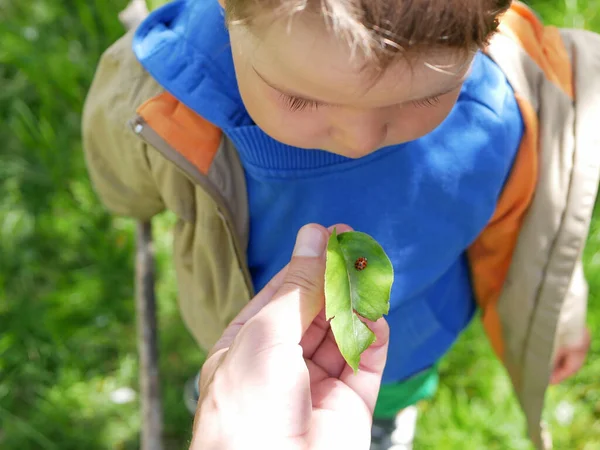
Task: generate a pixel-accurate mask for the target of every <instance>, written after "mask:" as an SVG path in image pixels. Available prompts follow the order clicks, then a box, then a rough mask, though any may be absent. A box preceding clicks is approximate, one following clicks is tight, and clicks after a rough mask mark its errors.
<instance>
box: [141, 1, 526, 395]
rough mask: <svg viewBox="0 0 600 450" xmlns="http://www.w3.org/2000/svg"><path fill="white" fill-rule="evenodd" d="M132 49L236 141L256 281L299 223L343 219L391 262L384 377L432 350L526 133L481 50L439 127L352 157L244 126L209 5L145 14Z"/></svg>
mask: <svg viewBox="0 0 600 450" xmlns="http://www.w3.org/2000/svg"><path fill="white" fill-rule="evenodd" d="M134 51H135V53H136V55H137V57H138V59H139V60H140V62H141V63H142V64H143V66H144V67H145V68H146V69H147V70H148V71H149V72H150V74H152V76H153V77H154V78H155V79H156V80H157V81H158V82H159V83H160V84H161V85H163V86H164V87H165V89H166V90H168V91H170V92H171V93H172V94H173V95H174V96H175V97H177V98H178V99H179V100H180V101H182V102H183V103H185V104H186V105H187V106H188V107H190V108H191V109H193V110H194V111H196V112H197V113H198V114H200V115H201V116H203V117H204V118H205V119H207V120H209V121H210V122H212V123H214V124H215V125H217V126H219V127H220V128H222V129H223V131H224V133H226V134H227V136H228V137H229V138H230V139H231V140H232V141H233V142H234V144H235V145H236V147H237V149H238V152H239V154H240V158H241V161H242V164H243V166H244V169H245V173H246V178H247V184H248V202H249V207H250V242H249V248H248V264H249V267H250V271H251V274H252V277H253V281H254V284H255V288H256V289H257V290H258V289H261V288H262V287H263V286H264V285H265V283H266V282H267V281H268V280H270V279H271V277H272V276H273V275H274V274H275V273H276V272H277V271H278V270H279V269H280V268H281V267H282V266H283V265H285V264H286V263H287V262H288V261H289V257H290V253H291V250H292V248H293V244H294V239H295V236H296V233H297V231H298V229H299V228H300V227H301V226H302V225H304V224H306V223H308V222H317V223H321V224H323V225H325V226H328V225H331V224H334V223H339V222H341V223H347V224H349V225H351V226H352V227H353V228H354V229H356V230H360V231H364V232H366V233H368V234H370V235H372V236H373V237H374V238H375V239H377V241H379V242H380V243H381V245H382V246H383V248H384V249H385V250H386V251H387V253H388V254H389V256H390V258H391V260H392V263H393V265H394V271H395V282H394V285H393V288H392V295H391V309H390V313H389V316H388V321H389V324H390V328H391V337H390V350H389V357H388V362H387V366H386V369H385V372H384V379H383V382H384V383H386V382H388V383H389V382H395V381H401V380H404V379H406V378H407V377H410V376H411V375H412V374H414V373H416V372H419V371H420V370H423V369H425V368H427V367H429V366H431V365H432V364H434V363H435V362H436V361H437V360H438V359H439V358H440V357H441V356H443V354H444V353H445V352H446V351H447V350H448V349H449V348H450V346H451V345H452V344H453V342H454V341H455V340H456V338H457V336H458V335H459V333H460V332H461V331H462V330H463V329H464V328H465V327H466V325H467V324H468V323H469V321H470V319H471V318H472V315H473V313H474V310H475V302H474V299H473V293H472V289H471V283H470V274H469V266H468V261H467V259H466V256H465V249H467V247H468V246H469V245H470V244H471V243H472V242H473V241H474V240H475V239H476V238H477V236H478V235H479V234H480V233H481V231H482V230H483V228H484V227H485V225H486V224H487V222H488V221H489V219H490V218H491V216H492V214H493V212H494V209H495V207H496V203H497V201H498V198H499V195H500V193H501V190H502V188H503V185H504V183H505V181H506V179H507V176H508V174H509V171H510V169H511V166H512V162H513V159H514V156H515V154H516V151H517V148H518V145H519V143H520V139H521V136H522V132H523V123H522V119H521V116H520V112H519V109H518V106H517V103H516V100H515V97H514V94H513V91H512V89H511V87H510V86H509V84H508V82H507V80H506V78H505V76H504V75H503V73H502V72H501V71H500V69H499V68H498V67H497V66H496V65H495V64H494V63H493V62H492V61H491V60H490V59H489V58H488V57H487V56H485V55H483V54H481V53H480V54H478V55H477V56H476V58H475V61H474V64H473V68H472V72H471V74H470V76H469V78H468V79H467V81H466V82H465V84H464V87H463V88H462V92H461V94H460V97H459V99H458V102H457V103H456V105H455V107H454V108H453V110H452V112H451V113H450V115H449V116H448V118H447V119H446V120H445V121H444V122H443V123H442V124H441V125H440V126H439V127H438V128H437V129H435V130H434V131H432V132H431V133H429V134H428V135H426V136H423V137H422V138H420V139H417V140H415V141H412V142H408V143H405V144H400V145H395V146H391V147H387V148H383V149H381V150H378V151H377V152H375V153H373V154H371V155H368V156H366V157H363V158H360V159H354V160H353V159H348V158H345V157H343V156H339V155H335V154H332V153H328V152H326V151H321V150H311V151H306V150H303V149H299V148H295V147H290V146H288V145H284V144H282V143H279V142H277V141H275V140H274V139H272V138H270V137H269V136H267V135H266V134H265V133H264V132H263V131H262V130H260V129H259V128H258V127H257V126H256V125H254V124H253V122H252V120H251V119H250V117H249V116H248V114H247V112H246V110H245V108H244V105H243V103H242V100H241V97H240V94H239V91H238V87H237V81H236V79H235V73H234V69H233V62H232V58H231V51H230V48H229V36H228V33H227V30H226V28H225V25H224V18H223V12H222V10H221V8H220V7H219V5H218V3H217V1H216V0H202V1H199V0H197V1H176V2H174V3H171V4H169V5H167V6H166V7H163V8H161V9H159V10H157V11H155V12H154V13H153V14H151V16H150V17H149V18H148V19H147V20H146V21H145V22H144V23H143V24H142V25H141V27H140V28H139V29H138V31H137V34H136V37H135V39H134Z"/></svg>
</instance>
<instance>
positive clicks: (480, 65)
mask: <svg viewBox="0 0 600 450" xmlns="http://www.w3.org/2000/svg"><path fill="white" fill-rule="evenodd" d="M460 101H473V102H476V103H478V104H480V105H482V106H485V107H486V108H487V109H489V110H490V111H492V112H493V113H494V115H496V116H497V117H505V116H506V115H507V113H509V115H510V113H514V111H515V107H516V100H515V94H514V91H513V89H512V87H511V85H510V83H509V81H508V79H507V78H506V75H505V74H504V72H503V71H502V69H501V68H500V67H499V66H498V65H497V64H496V63H495V62H494V61H493V60H492V59H491V58H490V57H489V56H488V55H486V54H485V53H483V52H481V51H480V52H478V53H477V55H476V56H475V58H474V60H473V65H472V67H471V72H470V74H469V77H468V78H467V80H466V81H465V84H464V86H463V90H462V92H461V96H460Z"/></svg>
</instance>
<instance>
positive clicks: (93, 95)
mask: <svg viewBox="0 0 600 450" xmlns="http://www.w3.org/2000/svg"><path fill="white" fill-rule="evenodd" d="M133 35H134V30H132V31H129V32H128V33H126V34H125V35H124V36H122V37H121V38H120V39H118V40H117V41H116V42H115V43H114V44H112V45H111V46H110V47H109V48H108V49H107V50H106V51H105V52H104V53H103V54H102V56H101V58H100V61H99V63H98V66H97V68H96V73H95V75H94V80H93V83H92V85H91V87H90V90H89V92H88V97H87V99H86V104H87V105H96V107H101V108H103V109H105V112H108V113H109V114H110V116H111V117H112V118H113V119H114V121H117V122H119V123H127V121H128V120H130V119H131V118H132V117H133V116H134V115H135V112H136V110H137V109H138V107H139V106H140V105H142V104H143V103H144V102H145V101H147V100H148V99H150V98H152V97H154V96H156V95H158V94H160V93H161V92H162V91H163V88H162V87H161V86H160V85H159V84H158V83H157V82H156V81H155V80H154V79H153V78H152V77H151V76H150V74H149V73H148V72H147V71H146V70H145V69H144V67H143V66H142V65H141V64H140V63H139V61H138V59H137V58H136V56H135V54H134V52H133V49H132V42H133Z"/></svg>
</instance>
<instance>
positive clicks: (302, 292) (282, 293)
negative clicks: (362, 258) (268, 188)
mask: <svg viewBox="0 0 600 450" xmlns="http://www.w3.org/2000/svg"><path fill="white" fill-rule="evenodd" d="M327 235H328V233H327V231H326V229H325V228H324V227H322V226H320V225H315V224H310V225H306V226H304V227H302V228H301V229H300V231H299V232H298V236H297V239H296V245H295V247H294V253H293V255H292V259H291V261H290V264H289V266H288V269H287V271H286V274H285V277H284V280H283V284H282V285H281V287H280V289H279V290H278V291H277V292H276V293H275V294H274V295H273V299H272V301H271V302H270V303H269V304H267V305H266V306H265V307H264V308H263V309H262V310H261V311H260V312H259V313H258V314H257V315H255V316H254V317H252V318H251V319H250V320H249V321H248V322H247V323H246V325H245V326H244V330H242V331H240V333H242V332H250V331H251V330H252V333H253V336H252V341H253V345H254V347H255V349H256V348H257V347H256V346H257V345H260V344H263V345H268V346H273V345H276V344H277V343H286V344H290V343H293V344H298V343H299V342H300V340H301V339H302V336H303V335H304V333H305V331H306V330H307V329H308V327H309V326H310V324H311V323H312V322H313V320H314V319H315V317H316V316H317V314H318V313H319V312H320V311H321V309H323V306H324V282H325V279H324V278H325V257H324V256H325V255H324V253H325V247H326V244H327ZM255 351H256V350H255Z"/></svg>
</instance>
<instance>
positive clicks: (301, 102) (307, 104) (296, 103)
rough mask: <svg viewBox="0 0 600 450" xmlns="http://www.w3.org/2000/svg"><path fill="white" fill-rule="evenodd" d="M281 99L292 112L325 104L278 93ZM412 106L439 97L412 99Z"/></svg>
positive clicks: (425, 104) (431, 103)
mask: <svg viewBox="0 0 600 450" xmlns="http://www.w3.org/2000/svg"><path fill="white" fill-rule="evenodd" d="M280 97H281V100H282V101H283V102H284V103H285V106H286V107H287V108H288V109H289V110H290V111H292V112H300V111H306V110H309V111H316V110H317V109H319V107H321V106H327V105H325V104H324V103H319V102H315V101H314V100H307V99H305V98H300V97H291V96H289V95H286V94H281V95H280ZM411 103H412V104H413V106H415V107H417V108H432V107H434V106H437V105H438V104H439V103H440V97H439V96H435V97H428V98H424V99H421V100H414V101H412V102H411Z"/></svg>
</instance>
